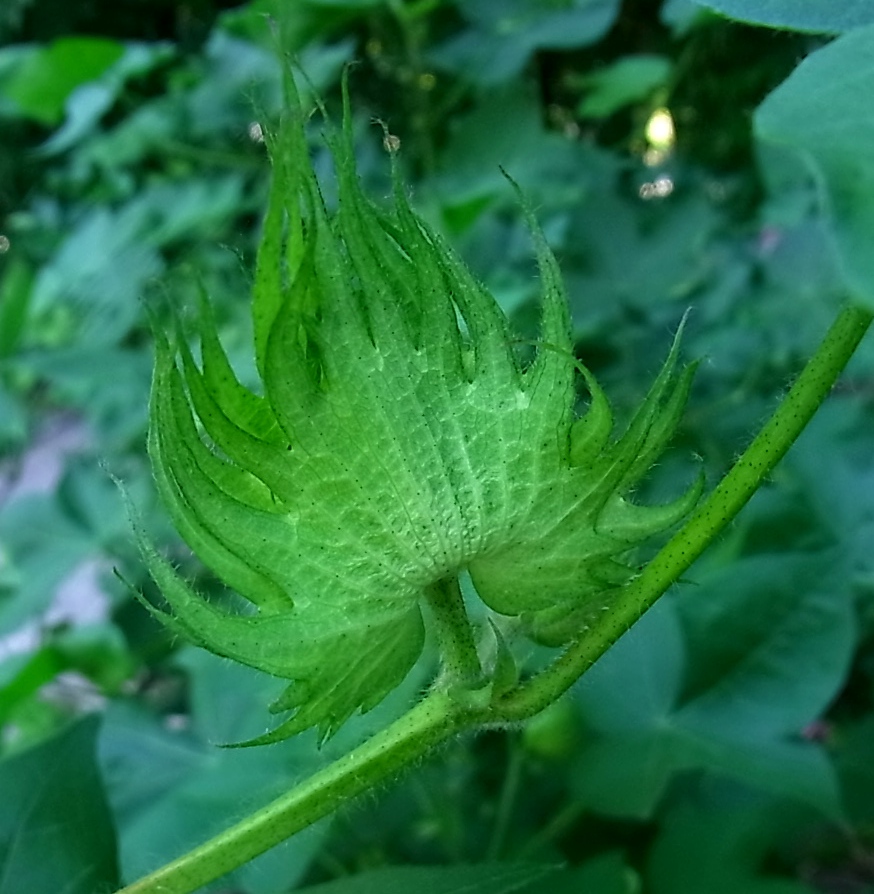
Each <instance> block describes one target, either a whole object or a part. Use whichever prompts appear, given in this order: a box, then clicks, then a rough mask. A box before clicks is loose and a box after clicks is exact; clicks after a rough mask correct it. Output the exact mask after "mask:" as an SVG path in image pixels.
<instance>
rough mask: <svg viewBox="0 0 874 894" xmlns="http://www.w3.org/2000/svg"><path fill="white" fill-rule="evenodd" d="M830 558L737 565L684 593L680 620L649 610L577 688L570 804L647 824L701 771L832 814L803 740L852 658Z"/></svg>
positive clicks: (829, 788) (830, 781) (821, 759)
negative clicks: (672, 789)
mask: <svg viewBox="0 0 874 894" xmlns="http://www.w3.org/2000/svg"><path fill="white" fill-rule="evenodd" d="M835 558H836V557H835V555H834V554H832V553H828V554H824V555H819V556H817V555H815V556H813V557H807V556H800V555H792V554H789V555H782V556H781V555H763V556H759V557H753V558H748V559H744V560H743V561H737V560H736V561H735V562H733V563H732V564H731V566H730V569H726V571H724V572H722V573H719V574H716V575H713V574H711V575H710V576H709V577H705V578H704V579H703V580H701V581H700V583H699V585H698V586H697V587H695V588H689V589H688V590H685V591H684V592H683V594H682V596H681V598H680V600H679V606H680V608H681V609H682V614H681V615H677V614H675V611H674V610H673V609H672V606H671V605H670V604H669V603H660V604H659V606H657V608H656V609H655V610H651V611H650V612H649V613H648V614H647V615H646V616H645V617H644V618H643V619H642V620H641V621H640V622H638V624H637V625H636V626H635V627H634V628H633V629H632V630H631V631H630V632H629V633H628V634H626V636H625V637H623V638H622V640H620V642H619V643H617V645H616V646H614V647H613V649H612V650H611V651H610V652H609V653H607V655H605V656H604V657H603V658H602V659H601V660H600V661H599V662H598V663H597V664H596V665H595V667H593V668H592V670H591V671H590V672H589V673H588V674H586V675H585V676H584V677H583V678H582V680H581V681H580V683H579V684H577V687H576V696H577V699H578V703H579V704H580V706H581V708H582V712H583V717H584V719H585V721H586V724H587V725H588V726H589V728H590V730H591V735H590V736H589V737H588V739H587V740H585V741H584V743H583V746H582V749H581V753H580V755H579V758H578V760H577V761H576V762H575V768H576V770H575V778H574V789H575V791H576V793H577V796H578V797H580V798H581V799H582V800H583V802H584V803H586V804H588V805H590V806H591V807H593V808H594V809H596V810H599V811H602V812H605V813H608V814H619V815H630V816H638V817H647V816H650V815H651V814H652V811H653V810H654V808H655V806H656V805H657V803H658V802H659V800H660V798H661V797H662V795H663V794H664V792H665V790H666V788H667V786H668V784H669V783H670V782H671V780H672V779H673V777H674V776H675V774H677V773H679V772H681V771H686V770H690V769H694V768H707V769H709V770H711V771H713V772H715V773H716V774H719V775H726V776H728V777H732V778H736V779H739V780H743V781H745V782H747V783H748V784H750V785H753V786H755V787H758V788H761V789H764V790H769V791H773V792H775V793H777V794H780V795H783V796H788V797H795V798H797V799H799V800H801V801H804V802H806V803H808V804H811V805H813V806H814V807H815V808H816V809H818V810H821V811H823V812H824V813H826V814H828V815H830V816H833V817H834V816H837V815H839V814H840V809H841V808H840V805H839V797H838V791H837V786H836V779H835V776H834V773H833V771H832V769H831V767H830V765H829V763H828V761H827V759H826V757H825V755H824V754H823V753H822V751H821V750H820V749H819V748H818V746H816V745H815V744H814V743H812V742H805V741H803V740H802V739H801V737H800V736H801V733H802V730H803V728H804V727H805V725H806V724H808V723H811V722H813V721H815V720H817V718H818V717H820V716H821V713H822V712H823V711H824V709H825V708H826V706H827V704H828V703H829V701H830V700H831V699H832V698H833V697H834V695H835V693H836V692H837V691H838V689H839V687H840V685H841V684H842V683H843V681H844V679H845V676H846V673H847V669H848V665H849V660H850V657H851V655H852V650H853V644H854V633H855V627H854V623H853V610H852V600H851V593H850V591H849V588H848V587H847V586H846V582H845V578H844V577H842V575H841V571H840V567H841V566H840V564H839V563H837V562H835ZM681 617H682V620H683V626H682V627H681V626H680V618H681ZM684 629H685V633H684ZM618 693H621V698H618V697H617V694H618Z"/></svg>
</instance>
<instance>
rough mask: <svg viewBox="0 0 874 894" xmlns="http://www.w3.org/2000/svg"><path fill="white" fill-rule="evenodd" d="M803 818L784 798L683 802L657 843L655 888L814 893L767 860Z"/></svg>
mask: <svg viewBox="0 0 874 894" xmlns="http://www.w3.org/2000/svg"><path fill="white" fill-rule="evenodd" d="M804 819H805V816H804V814H803V812H799V811H798V809H797V808H796V807H795V806H794V805H786V804H780V803H779V802H768V801H762V800H752V799H748V801H747V803H744V802H743V801H741V803H740V804H738V803H737V799H734V800H732V801H729V800H728V799H726V801H725V802H724V803H719V802H716V803H711V804H708V805H706V806H704V807H701V806H697V807H696V806H694V805H693V804H691V803H689V804H682V805H681V806H680V807H679V808H678V809H676V810H674V811H673V812H672V813H671V814H670V815H669V816H668V818H667V820H666V821H665V823H664V824H663V825H662V828H661V831H660V834H659V837H658V839H657V840H656V842H655V845H654V847H653V849H652V854H651V858H650V865H649V870H648V872H647V876H648V878H649V880H650V883H651V885H652V891H653V894H698V892H700V891H708V892H712V894H813V891H812V889H811V888H809V887H808V886H807V885H803V884H801V883H800V882H798V881H796V880H794V879H791V878H787V877H780V876H778V875H777V874H776V872H774V871H773V870H772V869H770V868H769V866H768V858H769V857H771V855H772V854H773V852H774V851H775V850H776V849H777V846H778V845H779V843H780V841H781V839H782V838H783V837H785V836H786V835H787V833H790V832H793V831H794V832H795V833H796V834H797V832H798V830H799V826H801V824H802V823H803V822H804Z"/></svg>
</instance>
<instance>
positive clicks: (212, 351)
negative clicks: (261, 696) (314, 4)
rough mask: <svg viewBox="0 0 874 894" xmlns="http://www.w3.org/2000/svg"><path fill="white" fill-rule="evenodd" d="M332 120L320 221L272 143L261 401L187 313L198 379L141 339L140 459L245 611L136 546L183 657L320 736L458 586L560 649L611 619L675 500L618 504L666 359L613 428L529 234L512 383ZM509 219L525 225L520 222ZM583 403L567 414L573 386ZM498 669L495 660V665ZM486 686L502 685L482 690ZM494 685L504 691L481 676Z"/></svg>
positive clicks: (687, 373)
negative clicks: (527, 293) (241, 668)
mask: <svg viewBox="0 0 874 894" xmlns="http://www.w3.org/2000/svg"><path fill="white" fill-rule="evenodd" d="M349 130H350V124H349V112H348V109H347V111H346V123H345V128H344V132H343V133H342V134H333V135H329V137H328V140H329V143H330V146H331V149H332V152H333V156H334V161H335V165H336V170H337V180H338V193H339V205H338V209H337V211H336V212H335V213H333V214H329V213H328V212H327V211H326V210H325V207H324V205H323V202H322V198H321V195H320V192H319V187H318V184H317V182H316V178H315V175H314V173H313V170H312V167H311V165H310V162H309V159H308V154H307V149H306V143H305V138H304V133H303V126H302V115H301V114H300V110H299V108H298V107H297V105H296V102H295V103H293V108H292V110H291V112H290V113H289V114H288V116H287V118H286V120H285V121H284V122H283V124H282V125H281V127H280V129H279V132H278V134H277V135H276V137H275V139H273V140H272V141H271V154H272V160H273V166H274V179H273V187H272V192H271V197H270V205H269V208H268V211H267V217H266V222H265V225H264V235H263V241H262V244H261V247H260V250H259V255H258V263H257V271H256V279H255V285H254V300H253V317H254V330H255V353H256V359H257V366H258V370H259V372H260V376H261V379H262V382H263V394H255V393H252V392H250V391H249V390H247V389H246V388H244V387H243V386H242V385H241V384H240V383H239V382H238V380H237V378H236V377H235V375H234V372H233V371H232V369H231V367H230V365H229V363H228V360H227V358H226V355H225V353H224V351H223V349H222V347H221V345H220V343H219V340H218V337H217V334H216V330H215V325H214V322H213V320H212V317H211V314H210V312H209V308H208V306H206V305H205V306H204V308H203V312H202V314H201V322H200V337H201V355H202V360H201V362H200V364H198V363H197V362H196V361H195V360H194V359H193V357H192V355H191V353H190V352H189V349H188V348H187V346H186V345H185V343H184V341H183V340H181V339H180V340H179V341H180V345H179V348H178V351H177V350H176V349H174V348H173V347H171V345H170V343H169V342H168V341H167V340H166V339H165V338H163V337H161V336H159V337H158V351H157V363H156V369H155V376H154V385H153V390H152V405H151V427H150V452H151V457H152V462H153V464H154V470H155V476H156V479H157V483H158V487H159V489H160V493H161V496H162V498H163V500H164V502H165V503H166V505H167V507H168V508H169V510H170V512H171V514H172V517H173V519H174V521H175V523H176V526H177V527H178V529H179V531H180V533H181V534H182V536H183V537H184V538H185V540H186V541H187V542H188V543H189V545H190V546H191V548H192V549H193V550H194V552H195V553H196V554H197V555H198V556H199V557H200V559H202V560H203V562H204V563H205V564H206V565H208V566H209V567H210V568H211V569H212V570H213V571H214V572H215V574H216V575H218V577H219V578H221V579H222V580H223V581H224V582H225V583H226V584H228V585H229V586H230V587H232V588H233V589H234V590H236V591H237V592H238V593H239V594H240V595H242V596H244V597H245V598H246V599H247V600H248V601H249V602H250V603H251V605H252V611H251V612H249V613H245V612H239V611H236V610H234V609H233V608H231V607H228V606H225V605H219V604H216V603H211V602H209V601H207V600H206V599H204V598H203V597H202V596H200V595H198V594H197V593H196V592H195V591H194V590H193V589H192V588H191V587H190V586H189V585H188V584H187V583H186V582H184V581H183V580H182V579H181V578H180V577H179V575H178V574H177V573H176V572H175V571H174V570H173V568H172V567H171V566H170V565H169V564H168V563H167V562H166V561H165V560H164V559H162V558H160V557H159V556H158V555H157V554H156V553H155V552H154V550H152V549H151V548H150V547H148V546H147V547H145V549H146V554H147V559H148V562H149V565H150V569H151V572H152V574H153V576H154V577H155V579H156V581H157V583H158V584H159V586H160V588H161V590H162V591H163V593H164V596H165V597H166V600H167V603H168V604H169V607H170V613H169V614H165V613H164V612H161V611H160V610H158V609H155V608H153V609H152V610H153V611H154V612H156V613H157V614H159V615H160V617H161V618H162V619H163V620H165V621H166V623H168V624H169V625H170V626H171V627H173V628H174V629H176V630H178V631H179V632H181V633H183V634H184V635H186V636H187V637H189V638H190V639H192V640H194V641H195V642H196V643H198V644H200V645H202V646H203V647H205V648H207V649H209V650H211V651H213V652H216V653H218V654H220V655H224V656H227V657H228V658H232V659H234V660H237V661H240V662H243V663H244V664H248V665H251V666H253V667H256V668H260V669H261V670H264V671H267V672H268V673H270V674H274V675H276V676H279V677H282V678H286V679H289V680H291V681H292V683H291V685H290V686H289V688H288V689H287V690H286V692H285V694H284V696H283V697H282V698H281V699H280V700H279V702H278V703H277V704H275V705H274V706H273V708H274V710H276V711H292V714H291V716H290V719H288V720H286V721H285V722H284V723H283V724H281V725H280V726H279V727H278V729H277V730H275V731H274V732H273V733H271V734H268V735H267V736H265V737H263V739H262V741H272V740H274V739H277V738H281V737H284V736H287V735H291V734H293V733H295V732H298V731H300V730H303V729H306V728H307V727H310V726H318V727H319V728H320V730H321V732H322V734H324V735H327V734H330V733H332V732H333V731H335V730H336V729H337V727H338V726H339V725H340V724H341V723H343V722H344V721H345V720H346V719H347V718H348V717H349V715H350V714H352V713H353V712H354V711H355V710H357V709H361V710H368V709H369V708H371V707H373V706H374V705H375V704H376V703H377V702H379V701H380V700H381V699H382V698H383V697H384V696H385V695H386V694H387V693H388V692H389V691H390V690H391V689H392V688H393V687H395V686H396V685H397V684H398V683H399V682H400V681H401V680H402V678H403V677H404V676H405V674H406V673H407V672H408V671H409V669H410V667H411V666H412V665H413V663H414V662H415V661H416V659H417V658H418V656H419V655H420V653H421V650H422V647H423V641H424V633H425V630H424V624H423V614H422V604H423V602H424V601H425V598H426V596H427V594H428V593H429V592H430V591H431V588H433V587H434V586H435V585H439V584H440V583H441V582H443V581H446V580H448V579H452V578H455V577H457V575H458V574H459V573H460V572H462V571H463V570H467V571H468V572H469V573H470V576H471V579H472V580H473V583H474V584H475V587H476V590H477V592H478V593H479V596H480V597H481V598H482V600H483V601H484V602H485V604H486V605H487V606H488V607H489V608H490V609H492V610H493V611H494V612H497V613H499V614H502V615H510V616H518V617H519V618H521V620H522V624H523V628H524V629H525V630H526V631H527V632H528V634H529V635H530V636H531V637H533V638H534V639H536V640H538V641H541V642H544V643H547V644H551V645H560V644H562V643H565V642H568V641H570V640H572V639H573V638H575V637H578V636H580V635H583V634H584V631H585V630H586V627H587V624H588V623H589V621H590V619H591V618H592V616H593V615H597V614H599V613H601V612H603V611H607V610H609V607H610V602H611V591H615V590H616V588H619V587H622V586H623V585H624V584H626V583H627V582H628V580H629V579H630V577H631V576H632V574H633V569H632V568H631V567H629V565H628V564H627V562H628V555H629V550H630V549H631V548H632V547H634V546H635V545H636V544H638V543H639V542H640V541H641V540H643V539H645V538H648V537H650V536H651V535H653V534H655V533H657V532H659V531H662V530H664V529H665V528H666V527H668V526H670V525H672V524H674V523H675V522H676V521H677V520H678V519H679V518H680V517H681V516H683V515H684V514H685V513H686V512H687V511H688V510H689V509H690V508H691V506H692V505H693V503H694V502H695V501H696V499H697V497H698V494H699V491H700V484H699V485H696V486H694V487H693V488H692V489H691V490H690V491H689V492H688V493H687V494H685V495H684V496H683V497H682V498H680V499H679V500H677V501H676V502H674V503H672V504H670V505H667V506H662V507H642V506H637V505H633V504H632V503H629V502H627V501H626V499H625V498H624V496H623V495H626V494H627V493H628V491H629V489H630V488H632V487H633V486H634V485H635V483H636V482H638V481H639V480H640V479H641V477H642V476H643V475H644V474H645V473H646V472H647V471H648V469H649V468H650V467H651V465H652V463H653V461H654V460H655V459H656V458H657V456H658V455H659V454H660V452H661V451H662V450H663V449H664V447H665V445H666V443H667V441H668V440H669V438H670V437H671V435H672V432H673V430H674V428H675V425H676V423H677V420H678V418H679V416H680V413H681V411H682V408H683V405H684V403H685V399H686V395H687V392H688V389H689V384H690V380H691V376H692V371H693V370H692V367H687V368H685V369H684V370H683V371H682V372H680V373H679V374H678V375H675V374H674V369H675V364H676V358H677V346H676V344H675V345H674V347H673V349H672V350H671V353H670V356H669V357H668V360H667V363H666V364H665V367H664V368H663V370H662V371H661V373H660V374H659V376H658V378H657V379H656V381H655V383H654V385H653V387H652V389H651V391H650V393H649V395H648V396H647V397H646V399H645V400H644V402H643V404H642V405H641V407H640V408H639V410H638V411H637V413H636V415H635V416H634V418H633V420H632V421H631V423H630V425H629V426H628V428H627V430H626V431H625V433H624V434H623V435H622V436H621V437H620V438H618V439H613V438H612V436H611V435H612V429H613V419H612V414H611V411H610V408H609V405H608V402H607V400H606V398H605V396H604V394H603V392H602V391H601V389H600V388H599V387H598V385H597V383H596V382H595V381H594V379H593V378H592V376H591V375H590V374H589V373H588V372H587V371H586V370H585V369H584V368H583V367H581V366H580V365H579V364H578V363H577V362H576V360H575V359H574V357H573V353H572V350H573V345H572V342H571V338H570V322H569V313H568V306H567V301H566V297H565V294H564V291H563V287H562V284H561V280H560V276H559V272H558V269H557V265H556V262H555V259H554V258H553V256H552V255H551V253H550V252H549V249H548V248H547V247H546V244H545V242H544V240H543V237H542V235H541V234H540V231H539V230H538V229H537V227H536V224H534V222H533V221H532V231H533V234H534V243H535V247H536V252H537V259H538V263H539V267H540V274H541V278H542V284H543V295H542V323H541V341H540V343H539V346H538V348H537V351H536V355H535V358H534V360H533V361H532V362H531V363H530V364H528V365H527V366H526V365H523V364H522V363H521V361H520V359H519V358H518V356H517V352H516V351H515V349H514V346H513V340H512V338H511V333H510V330H509V327H508V323H507V319H506V317H505V316H504V314H503V313H502V312H501V309H500V308H499V307H498V305H497V303H496V302H495V300H494V298H493V297H492V296H491V295H490V294H489V293H488V292H487V291H486V290H485V289H484V288H483V287H482V286H481V285H480V284H479V283H478V282H477V281H476V280H475V279H474V277H473V276H472V275H471V273H470V272H469V271H468V269H467V268H466V267H465V265H464V264H463V263H462V262H461V261H460V260H459V259H458V257H456V255H455V254H454V253H453V252H452V250H451V249H450V248H448V247H447V246H446V244H445V243H444V242H443V240H442V239H441V238H440V236H438V235H437V234H436V233H434V232H433V231H432V229H431V228H430V227H429V226H428V225H427V224H425V223H424V222H423V221H422V220H421V219H420V218H419V217H418V216H416V214H415V213H414V212H413V211H412V210H411V208H410V206H409V204H408V202H407V199H406V197H405V194H404V190H403V187H402V185H401V184H400V182H399V180H398V177H397V176H395V191H394V201H393V203H392V206H391V208H390V209H385V208H382V207H380V206H377V205H376V204H374V203H373V202H371V201H370V200H369V199H368V198H367V197H366V196H365V195H364V194H363V192H362V190H361V187H360V185H359V182H358V180H357V175H356V171H355V165H354V157H353V150H352V144H351V137H350V133H349ZM529 217H530V214H529ZM578 372H579V374H580V375H581V376H582V379H583V381H584V382H585V385H586V388H587V389H588V393H589V395H590V402H589V408H588V411H587V412H586V413H585V415H583V416H582V417H581V418H575V413H574V406H575V403H576V400H577V395H576V388H575V385H576V383H575V380H576V379H577V374H578ZM499 664H500V662H499ZM495 673H496V675H497V673H498V671H496V672H495ZM501 673H502V675H503V676H506V674H505V673H504V672H503V671H501Z"/></svg>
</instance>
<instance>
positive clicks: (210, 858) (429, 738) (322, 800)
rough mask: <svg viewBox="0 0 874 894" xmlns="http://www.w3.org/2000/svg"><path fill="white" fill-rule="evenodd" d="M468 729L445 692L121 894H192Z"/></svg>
mask: <svg viewBox="0 0 874 894" xmlns="http://www.w3.org/2000/svg"><path fill="white" fill-rule="evenodd" d="M468 725H469V723H468V721H467V718H466V712H465V710H464V708H463V707H462V706H460V705H459V704H458V703H457V702H456V701H454V700H453V699H452V697H451V696H450V695H449V694H447V693H446V692H433V693H431V694H430V695H428V696H426V697H425V698H424V699H423V700H422V701H421V702H420V703H419V704H418V705H416V706H415V707H414V708H412V709H411V710H410V711H408V712H407V713H406V714H404V715H403V716H402V717H400V718H399V719H398V720H396V721H395V722H394V723H393V724H391V725H390V726H388V727H386V728H385V729H384V730H382V731H380V732H379V733H377V734H376V735H375V736H373V738H371V739H368V741H366V742H365V743H364V744H363V745H360V746H359V747H358V748H356V749H354V750H353V751H351V752H349V754H346V755H344V756H343V757H341V758H340V759H339V760H336V761H334V763H332V764H329V765H328V766H327V767H325V768H324V769H322V770H320V771H319V772H318V773H315V774H314V775H313V776H311V777H309V778H308V779H305V780H304V781H303V782H301V783H300V784H299V785H297V786H295V787H294V788H293V789H291V791H289V792H286V793H285V794H284V795H282V796H280V797H279V798H277V799H276V800H275V801H273V802H271V803H270V804H268V805H267V806H266V807H263V808H261V809H260V810H258V811H256V812H255V813H253V814H252V815H250V816H248V817H246V819H244V820H242V821H241V822H239V823H237V824H236V825H234V826H231V827H230V828H229V829H226V830H225V831H224V832H222V833H220V834H219V835H217V836H215V838H212V839H210V840H209V841H207V842H206V843H205V844H202V845H200V846H199V847H197V848H195V849H194V850H192V851H189V852H188V853H187V854H185V855H184V856H182V857H179V858H178V859H177V860H174V861H173V862H171V863H168V864H166V865H165V866H162V867H161V868H160V869H158V870H156V871H155V872H153V873H151V874H150V875H147V876H145V877H144V878H142V879H140V880H139V881H137V882H134V883H133V884H131V885H128V886H127V887H125V888H122V889H121V891H119V894H191V892H193V891H196V890H197V889H198V888H200V887H202V886H203V885H206V884H208V883H209V882H211V881H213V880H214V879H217V878H219V877H220V876H222V875H224V874H225V873H228V872H230V871H231V870H233V869H236V868H237V867H238V866H242V865H243V864H244V863H246V862H248V861H249V860H251V859H253V858H254V857H257V856H258V855H259V854H262V853H264V851H266V850H269V849H270V848H271V847H274V846H275V845H277V844H279V843H280V842H281V841H284V840H285V839H286V838H288V837H289V836H291V835H293V834H294V833H295V832H299V831H300V830H301V829H304V828H306V827H307V826H311V825H312V824H313V823H314V822H316V821H317V820H319V819H321V818H322V817H324V816H327V815H328V814H330V813H333V812H334V810H336V809H337V808H338V807H339V806H340V805H342V804H347V803H348V802H349V801H350V800H351V799H352V798H355V797H356V796H357V795H360V794H361V793H362V792H365V791H368V790H369V789H371V788H373V787H374V786H375V785H377V784H378V783H380V782H382V781H384V780H385V779H387V778H391V777H393V776H395V775H396V774H397V773H398V772H399V770H400V769H401V768H404V767H407V766H409V765H410V764H411V763H414V762H415V761H416V760H417V759H418V758H420V757H422V755H424V754H426V753H427V752H429V751H430V750H431V749H432V748H434V747H435V746H436V745H439V744H440V743H441V742H444V741H445V740H446V739H448V738H450V737H451V736H453V735H454V734H455V733H456V732H457V731H458V730H460V729H462V728H464V727H466V726H468Z"/></svg>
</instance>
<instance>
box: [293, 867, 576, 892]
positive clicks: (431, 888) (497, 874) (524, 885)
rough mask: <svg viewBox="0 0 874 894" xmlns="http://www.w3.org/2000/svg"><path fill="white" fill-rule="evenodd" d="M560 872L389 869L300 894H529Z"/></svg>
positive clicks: (552, 869)
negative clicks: (411, 892)
mask: <svg viewBox="0 0 874 894" xmlns="http://www.w3.org/2000/svg"><path fill="white" fill-rule="evenodd" d="M562 876H563V872H562V871H561V870H559V869H557V868H555V867H552V866H540V865H536V864H535V865H531V864H526V863H495V864H488V863H485V864H479V865H477V866H433V867H432V866H393V867H390V868H387V869H376V870H372V871H371V872H365V873H362V874H361V875H358V876H354V877H352V878H343V879H338V880H337V881H333V882H327V883H325V884H323V885H314V886H312V887H310V888H302V889H301V892H302V894H370V892H373V891H379V892H380V894H409V892H410V891H419V892H421V894H474V892H475V894H531V892H534V891H543V890H544V889H546V890H554V889H553V884H555V883H556V882H560V881H561V879H562Z"/></svg>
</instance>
